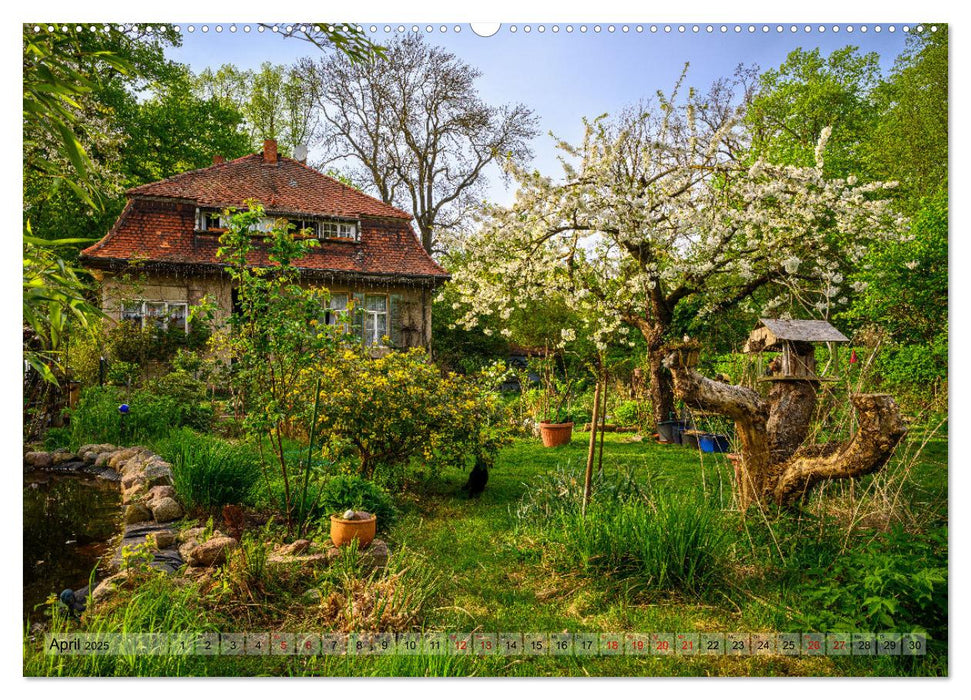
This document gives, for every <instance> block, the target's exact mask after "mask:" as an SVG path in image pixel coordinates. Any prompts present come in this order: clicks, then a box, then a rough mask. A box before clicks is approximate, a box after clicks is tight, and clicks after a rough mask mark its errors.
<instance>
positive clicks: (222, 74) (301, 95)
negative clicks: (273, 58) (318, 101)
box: [194, 62, 319, 156]
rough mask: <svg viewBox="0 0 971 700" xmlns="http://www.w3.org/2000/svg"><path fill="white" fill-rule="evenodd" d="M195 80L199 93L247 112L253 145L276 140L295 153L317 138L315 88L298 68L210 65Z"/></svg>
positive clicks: (283, 148) (286, 150)
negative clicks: (251, 67)
mask: <svg viewBox="0 0 971 700" xmlns="http://www.w3.org/2000/svg"><path fill="white" fill-rule="evenodd" d="M194 82H195V91H196V94H197V95H199V96H200V97H203V98H206V99H212V100H215V101H217V102H218V103H220V104H222V105H224V106H225V107H228V108H230V109H235V110H236V111H238V112H240V113H241V114H242V115H243V117H244V118H245V130H246V133H247V135H248V139H249V141H250V144H251V147H254V148H256V147H259V145H260V144H262V143H263V141H264V140H266V139H273V140H275V141H277V142H278V144H279V146H280V152H281V153H283V154H284V155H291V156H292V155H293V153H294V150H295V149H296V147H297V146H299V145H301V144H302V145H304V146H308V147H309V146H311V145H312V144H313V142H314V141H315V140H316V139H317V132H318V127H319V119H318V117H317V114H316V110H315V105H314V97H313V95H314V93H315V92H316V90H315V88H314V86H313V85H309V84H308V83H307V79H306V77H305V76H304V75H303V74H302V73H301V72H300V71H298V70H297V69H296V68H295V67H287V66H284V65H274V64H272V63H269V62H264V63H263V64H262V65H261V66H260V68H259V70H256V71H242V70H240V69H238V68H237V67H236V66H234V65H232V64H225V65H223V66H220V67H219V68H218V69H216V70H215V71H213V70H212V69H211V68H207V69H205V70H204V71H202V72H201V73H200V74H199V75H198V76H197V77H196V79H195V81H194Z"/></svg>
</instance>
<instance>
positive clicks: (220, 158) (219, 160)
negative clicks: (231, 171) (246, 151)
mask: <svg viewBox="0 0 971 700" xmlns="http://www.w3.org/2000/svg"><path fill="white" fill-rule="evenodd" d="M225 162H226V156H213V157H212V164H213V165H222V164H223V163H225Z"/></svg>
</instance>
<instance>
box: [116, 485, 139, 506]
mask: <svg viewBox="0 0 971 700" xmlns="http://www.w3.org/2000/svg"><path fill="white" fill-rule="evenodd" d="M144 494H145V484H142V483H137V482H136V483H134V484H132V485H131V486H130V487H129V488H127V489H126V488H122V489H121V502H122V503H124V504H125V505H128V504H129V503H133V502H135V501H137V500H139V499H140V498H141V497H142V496H143V495H144Z"/></svg>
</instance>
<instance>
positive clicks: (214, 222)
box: [196, 209, 229, 231]
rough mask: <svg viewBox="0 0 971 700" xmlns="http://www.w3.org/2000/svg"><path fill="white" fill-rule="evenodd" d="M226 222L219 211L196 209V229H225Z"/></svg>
mask: <svg viewBox="0 0 971 700" xmlns="http://www.w3.org/2000/svg"><path fill="white" fill-rule="evenodd" d="M228 224H229V222H228V221H227V220H226V218H225V217H224V216H223V215H222V213H221V212H219V211H216V210H210V211H206V210H205V209H196V231H225V230H226V226H227V225H228Z"/></svg>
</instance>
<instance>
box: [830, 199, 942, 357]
mask: <svg viewBox="0 0 971 700" xmlns="http://www.w3.org/2000/svg"><path fill="white" fill-rule="evenodd" d="M947 210H948V206H947V193H945V192H942V193H940V194H938V195H937V196H935V197H932V198H930V199H927V200H925V201H924V204H923V207H922V208H921V209H920V210H919V211H918V212H917V214H915V215H914V217H913V219H912V221H911V225H910V230H909V232H908V233H907V234H906V235H905V236H903V237H902V238H901V239H900V240H895V241H881V242H880V243H878V244H876V245H875V246H874V247H873V248H872V250H871V252H870V254H869V255H868V256H867V258H866V261H865V264H864V265H863V266H862V267H861V269H860V271H859V272H857V273H856V274H854V275H853V276H852V284H853V287H854V289H856V290H858V291H857V292H856V293H855V294H854V295H853V304H852V306H851V308H850V309H849V310H848V311H847V312H846V313H845V314H843V317H844V318H846V319H847V320H849V321H851V322H852V323H853V324H854V325H856V326H858V327H861V326H866V325H876V326H879V327H880V328H882V329H884V330H886V331H887V332H888V333H889V334H890V337H891V338H892V339H893V340H894V341H895V342H899V343H904V344H922V343H928V344H929V343H931V342H933V341H934V339H935V338H936V337H937V336H938V335H939V334H940V333H942V332H943V333H946V332H947V298H948V294H947V232H948V225H947V216H948V211H947Z"/></svg>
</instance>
